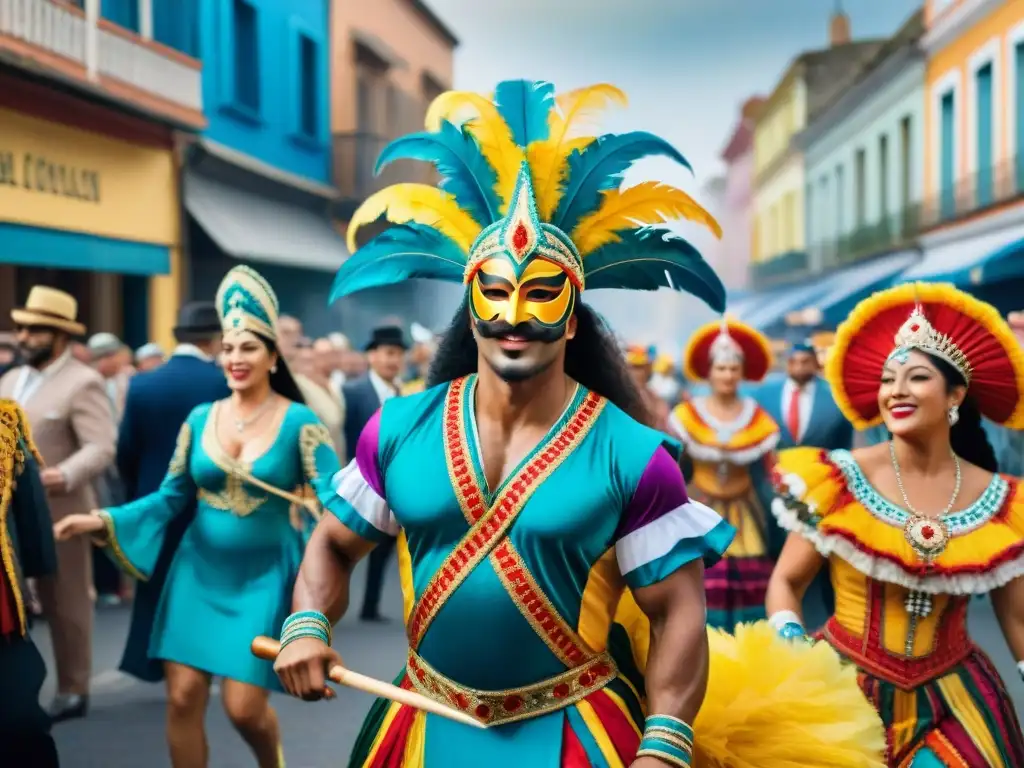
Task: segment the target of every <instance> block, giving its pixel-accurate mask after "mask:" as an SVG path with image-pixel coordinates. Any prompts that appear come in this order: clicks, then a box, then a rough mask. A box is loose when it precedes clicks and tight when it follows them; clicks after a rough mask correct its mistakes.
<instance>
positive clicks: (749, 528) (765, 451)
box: [669, 319, 780, 632]
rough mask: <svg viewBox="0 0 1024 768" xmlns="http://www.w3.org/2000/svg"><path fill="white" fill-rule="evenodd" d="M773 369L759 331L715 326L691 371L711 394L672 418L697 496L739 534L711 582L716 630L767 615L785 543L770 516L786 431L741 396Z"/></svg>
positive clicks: (700, 337)
mask: <svg viewBox="0 0 1024 768" xmlns="http://www.w3.org/2000/svg"><path fill="white" fill-rule="evenodd" d="M771 366H772V352H771V346H770V344H769V341H768V339H766V338H765V337H764V336H762V335H761V334H760V333H758V332H757V331H756V330H754V329H753V328H751V327H750V326H748V325H744V324H743V323H740V322H737V321H735V320H732V319H723V320H722V321H721V322H713V323H709V324H708V325H705V326H704V327H702V328H700V329H698V330H697V332H696V333H694V335H693V336H692V337H691V338H690V342H689V344H688V345H687V348H686V351H685V352H684V353H683V369H684V372H685V373H686V375H687V377H689V378H690V379H692V380H695V381H706V382H707V383H708V384H709V386H710V390H711V391H710V393H709V394H708V395H705V396H697V397H694V398H692V399H690V400H689V401H688V402H685V403H681V404H680V405H677V406H676V407H675V408H674V409H673V411H672V415H671V416H670V417H669V427H670V431H671V432H673V433H674V434H675V435H676V436H677V437H678V438H679V440H680V441H681V442H682V444H683V455H684V459H683V463H684V467H685V468H686V469H687V471H686V473H685V474H686V476H687V478H686V480H687V489H688V492H689V494H690V496H691V497H692V498H694V499H696V500H697V501H700V502H702V503H703V504H706V505H708V506H709V507H711V508H712V509H714V510H715V511H716V512H717V513H718V514H719V515H721V516H722V517H723V518H725V519H726V520H728V521H729V523H730V524H731V525H732V526H733V527H734V528H735V529H736V538H735V539H733V542H732V544H731V545H730V547H729V549H728V551H727V552H726V553H725V557H723V558H722V559H721V560H720V561H719V562H718V563H716V564H715V565H713V566H711V567H710V568H708V569H707V571H706V572H705V576H704V588H705V592H706V594H707V611H708V612H707V622H708V625H709V626H712V627H718V628H720V629H724V630H727V631H729V632H731V631H733V629H734V628H735V627H736V625H737V624H739V623H741V622H750V621H757V620H758V619H763V618H764V617H765V611H764V599H765V590H766V589H767V587H768V579H769V577H770V576H771V573H772V567H773V566H774V560H773V558H772V545H773V543H774V544H776V545H778V543H779V541H778V540H779V538H780V537H779V536H778V535H777V530H778V529H777V528H776V527H775V526H774V525H773V524H772V521H771V520H770V519H769V518H770V515H768V514H767V511H766V508H767V503H768V501H769V500H770V498H771V491H770V483H769V480H768V479H769V476H770V474H769V471H770V469H771V465H772V461H773V459H772V457H773V451H774V450H775V446H776V445H777V444H778V442H779V427H778V425H777V424H776V423H775V421H774V420H773V419H772V417H771V416H769V415H768V413H767V411H765V410H764V409H763V408H761V406H760V405H758V404H757V402H756V401H755V400H754V399H753V398H752V397H747V396H743V395H740V394H739V385H740V382H741V381H743V380H746V381H752V382H757V381H760V380H761V379H763V378H764V376H765V374H766V373H768V371H769V370H770V369H771Z"/></svg>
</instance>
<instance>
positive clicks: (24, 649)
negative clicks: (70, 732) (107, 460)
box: [0, 400, 58, 768]
mask: <svg viewBox="0 0 1024 768" xmlns="http://www.w3.org/2000/svg"><path fill="white" fill-rule="evenodd" d="M25 425H26V420H25V414H24V413H23V412H22V410H21V409H20V408H19V407H18V406H17V405H16V404H15V403H14V401H12V400H0V526H4V527H5V528H6V531H5V533H6V538H7V541H9V542H10V543H11V547H9V548H8V547H2V548H0V566H2V567H0V690H2V694H0V755H2V756H3V758H2V759H0V763H3V764H4V765H11V766H16V765H24V766H32V767H33V768H57V765H58V759H57V747H56V745H55V744H54V743H53V738H52V737H51V736H50V716H49V715H48V714H47V713H46V712H44V711H43V708H42V707H40V706H39V691H40V689H41V688H42V687H43V681H44V680H45V679H46V664H45V663H44V662H43V658H42V656H40V655H39V651H38V650H37V649H36V646H35V644H34V643H33V642H32V637H31V636H30V635H29V634H28V617H27V615H26V612H25V605H26V604H27V603H28V594H27V592H26V590H25V583H24V579H26V578H39V577H43V576H50V575H52V574H54V573H56V571H57V552H56V549H55V547H54V544H53V522H52V520H51V519H50V509H49V506H48V504H47V500H46V491H45V490H44V489H43V484H42V481H41V480H40V479H39V470H40V463H41V459H40V458H39V454H38V452H37V451H36V449H35V447H34V446H33V445H32V443H31V441H30V440H29V437H28V432H27V429H26V426H25ZM12 577H13V578H12Z"/></svg>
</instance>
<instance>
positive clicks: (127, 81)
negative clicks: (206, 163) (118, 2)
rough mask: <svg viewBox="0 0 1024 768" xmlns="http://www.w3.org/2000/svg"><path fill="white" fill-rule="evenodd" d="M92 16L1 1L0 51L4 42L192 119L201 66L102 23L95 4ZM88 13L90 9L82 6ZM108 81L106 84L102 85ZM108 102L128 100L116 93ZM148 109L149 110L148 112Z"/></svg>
mask: <svg viewBox="0 0 1024 768" xmlns="http://www.w3.org/2000/svg"><path fill="white" fill-rule="evenodd" d="M94 2H95V8H94V9H93V14H90V13H89V12H88V11H83V10H81V9H80V8H78V7H76V6H75V5H72V4H71V3H69V2H59V0H0V49H2V48H4V47H5V44H4V43H3V42H2V38H3V37H8V38H10V39H11V40H13V41H15V42H16V43H21V44H23V46H22V49H21V50H22V51H24V46H28V47H30V48H34V49H36V50H37V51H38V52H39V53H41V54H43V56H42V57H41V58H40V63H42V64H43V66H46V65H47V64H51V63H52V58H50V57H57V58H58V59H59V60H63V61H67V62H70V63H71V64H73V65H78V66H79V67H81V69H82V72H83V73H84V76H85V78H87V80H89V81H92V83H93V84H95V85H97V86H99V87H102V88H106V89H107V90H108V91H114V90H115V85H116V83H121V84H124V85H127V86H129V87H130V88H131V89H133V90H135V91H138V92H141V93H142V94H145V95H148V96H155V97H157V98H158V99H160V100H161V101H164V102H168V103H169V104H171V105H173V106H176V107H182V108H184V109H187V110H190V111H192V112H195V113H200V112H201V111H202V108H203V101H202V71H201V67H200V65H199V62H198V61H196V60H195V59H191V58H189V57H188V56H185V55H184V54H180V53H178V52H177V51H173V50H171V49H169V48H167V47H165V46H162V45H160V44H159V43H154V42H152V41H151V40H144V39H143V38H142V37H140V36H138V35H136V34H135V33H133V32H130V31H128V30H125V29H122V28H120V27H117V26H115V25H113V24H111V23H110V22H107V21H101V20H100V19H99V18H98V16H99V0H94ZM83 5H84V6H85V7H86V8H91V7H92V3H84V4H83ZM28 55H29V56H31V51H30V52H29V54H28ZM107 80H109V81H110V82H109V83H108V82H105V81H107ZM111 95H112V96H114V97H116V98H120V99H127V100H131V98H132V96H131V93H130V92H124V91H123V90H121V89H117V92H112V93H111ZM148 106H149V105H147V107H148Z"/></svg>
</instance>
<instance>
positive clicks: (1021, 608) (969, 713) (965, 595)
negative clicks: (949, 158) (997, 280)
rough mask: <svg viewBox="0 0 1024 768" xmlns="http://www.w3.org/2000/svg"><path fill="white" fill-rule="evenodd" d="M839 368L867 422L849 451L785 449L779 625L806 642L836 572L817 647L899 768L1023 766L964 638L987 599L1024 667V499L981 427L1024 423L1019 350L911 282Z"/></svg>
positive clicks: (847, 397) (773, 598) (955, 302)
mask: <svg viewBox="0 0 1024 768" xmlns="http://www.w3.org/2000/svg"><path fill="white" fill-rule="evenodd" d="M827 375H828V378H829V380H830V382H831V384H832V389H833V393H834V394H835V397H836V401H837V403H838V404H839V407H840V408H841V409H842V410H843V413H844V414H845V415H846V417H847V418H848V419H849V420H850V421H851V422H852V423H853V424H854V426H855V427H856V428H858V429H864V428H867V427H873V426H875V425H877V424H880V423H884V424H885V426H886V428H887V429H888V431H889V434H890V436H891V437H890V439H889V440H888V441H887V442H884V443H881V444H879V445H874V446H871V447H868V448H863V449H859V450H856V451H853V452H852V453H851V452H849V451H843V450H840V451H833V452H831V453H828V454H826V453H824V452H822V451H820V450H817V449H810V448H796V449H793V450H790V451H784V452H782V453H781V454H780V456H779V460H778V463H777V465H776V481H777V485H778V488H779V492H780V496H779V497H778V498H777V499H776V500H775V502H774V503H773V506H772V510H773V512H774V513H775V514H776V516H777V518H778V520H779V523H780V524H781V525H782V526H784V527H785V528H788V529H789V530H790V531H792V532H793V533H792V534H791V535H790V536H789V538H788V539H787V541H786V545H785V547H784V549H783V551H782V554H781V556H780V559H779V562H778V565H777V567H776V570H775V572H774V574H773V576H772V579H771V584H770V586H769V590H768V611H769V613H770V614H771V619H770V622H771V623H772V625H773V626H775V627H776V628H777V630H778V631H779V632H780V634H782V635H783V636H786V637H798V636H800V635H802V634H803V629H802V626H801V619H800V616H799V614H798V611H799V606H800V598H801V595H802V594H803V591H804V590H805V589H806V587H807V585H808V584H809V583H810V582H811V580H812V579H813V578H814V576H815V574H816V573H817V572H818V571H819V569H820V568H821V567H822V566H824V565H825V564H826V563H827V565H828V567H829V570H830V574H831V578H832V582H833V585H834V586H835V593H836V609H835V614H834V615H833V617H832V618H831V619H830V620H829V621H828V623H827V624H826V625H825V628H824V630H823V632H822V636H823V639H824V640H825V641H826V642H827V643H828V644H829V645H831V646H832V647H833V648H834V649H835V650H836V651H838V652H839V653H840V654H841V655H842V656H843V657H845V658H846V659H847V660H849V661H850V662H852V664H854V665H856V667H857V668H858V677H859V682H860V686H861V689H862V690H863V691H864V693H865V695H866V696H867V698H868V699H869V700H870V701H871V702H872V704H873V705H874V706H875V708H876V710H877V711H878V713H879V714H880V716H881V718H882V721H883V723H884V725H885V727H886V735H887V742H888V749H887V761H888V764H889V765H890V766H893V767H895V768H939V767H941V766H946V767H948V768H953V767H956V768H984V767H987V768H1017V767H1019V766H1024V737H1022V734H1021V728H1020V725H1019V722H1018V719H1017V715H1016V713H1015V712H1014V707H1013V703H1012V701H1011V699H1010V696H1009V694H1008V693H1007V691H1006V688H1005V686H1004V683H1003V681H1002V680H1001V679H1000V677H999V675H998V673H997V672H996V670H995V668H994V667H993V665H992V662H991V661H990V660H989V659H988V657H987V656H985V654H984V653H983V652H982V651H981V650H979V649H978V648H977V646H975V645H974V643H973V642H972V640H971V638H970V636H969V635H968V631H967V610H968V607H969V605H970V603H971V597H972V596H973V595H978V594H986V593H990V594H991V598H992V603H993V606H994V608H995V610H996V614H997V616H998V618H999V621H1000V624H1001V626H1002V628H1003V632H1004V634H1005V636H1006V640H1007V643H1008V644H1009V646H1010V649H1011V651H1012V652H1013V654H1014V656H1015V658H1016V659H1018V661H1019V660H1021V659H1024V580H1021V578H1020V576H1021V574H1024V490H1021V488H1020V486H1019V485H1018V480H1017V479H1016V478H1012V477H1006V476H1001V475H999V474H998V473H997V471H996V470H997V467H996V461H995V456H994V454H993V452H992V449H991V446H990V445H989V444H988V441H987V439H986V437H985V433H984V432H983V431H982V426H981V417H982V416H985V417H987V418H988V419H990V420H992V421H993V422H995V423H998V424H1002V425H1006V426H1009V427H1012V428H1016V429H1019V428H1021V427H1024V355H1022V353H1021V350H1020V346H1019V344H1018V342H1017V341H1016V339H1014V337H1013V335H1012V333H1011V331H1010V329H1009V328H1008V327H1007V326H1006V324H1005V323H1004V322H1003V320H1002V318H1001V317H1000V316H999V313H998V312H997V311H996V310H995V309H994V308H993V307H990V306H989V305H987V304H984V303H982V302H979V301H977V300H976V299H974V298H972V297H970V296H968V295H967V294H964V293H962V292H960V291H958V290H956V289H955V288H953V287H952V286H948V285H935V284H916V285H914V284H911V285H903V286H899V287H897V288H893V289H890V290H887V291H883V292H881V293H878V294H876V295H874V296H872V297H871V298H869V299H867V300H865V301H864V302H862V303H861V304H860V305H859V306H858V307H857V308H856V309H855V310H854V312H853V313H852V314H851V316H850V318H849V319H848V320H847V321H846V322H845V323H844V324H843V325H842V326H840V328H839V330H838V333H837V336H836V342H835V346H834V348H833V349H832V351H831V354H830V357H829V361H828V366H827Z"/></svg>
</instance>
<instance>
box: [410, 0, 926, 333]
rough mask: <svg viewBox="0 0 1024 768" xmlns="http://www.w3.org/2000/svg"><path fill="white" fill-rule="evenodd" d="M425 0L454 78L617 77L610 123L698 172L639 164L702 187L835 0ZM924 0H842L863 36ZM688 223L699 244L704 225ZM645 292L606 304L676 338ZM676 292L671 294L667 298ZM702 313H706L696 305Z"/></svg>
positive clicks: (470, 81) (486, 84)
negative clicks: (739, 125) (666, 147)
mask: <svg viewBox="0 0 1024 768" xmlns="http://www.w3.org/2000/svg"><path fill="white" fill-rule="evenodd" d="M427 2H428V4H429V5H430V6H431V7H432V8H433V9H434V10H435V11H436V12H437V13H438V15H440V16H441V17H442V18H443V19H444V20H445V21H446V22H447V23H448V24H449V25H450V26H451V28H452V29H453V30H454V31H455V33H456V35H457V36H458V37H459V38H460V39H461V45H460V47H459V49H458V51H457V54H456V64H455V86H456V87H457V88H460V89H471V90H481V91H490V90H491V89H492V88H493V87H494V84H495V83H497V82H498V81H500V80H504V79H515V78H531V79H539V80H549V81H551V82H554V83H555V85H556V86H557V87H558V89H559V90H567V89H571V88H575V87H578V86H581V85H587V84H590V83H595V82H612V83H615V84H616V85H618V86H619V87H621V88H622V89H623V90H625V91H626V93H627V94H629V97H630V108H629V110H628V112H627V113H625V114H622V115H619V116H616V117H614V118H613V120H612V122H611V123H610V124H609V126H608V128H609V129H610V130H620V129H625V128H629V129H643V130H648V131H652V132H654V133H657V134H659V135H661V136H664V137H665V138H667V139H669V140H670V141H672V143H673V144H675V146H676V147H678V148H679V149H680V150H681V151H682V152H683V154H684V155H686V156H687V158H688V159H689V161H690V163H691V165H692V166H693V168H694V172H695V174H696V177H695V178H694V177H691V176H690V175H689V173H687V172H685V171H683V170H682V169H677V168H675V167H671V166H666V165H663V164H661V163H660V162H658V161H652V163H653V164H652V165H651V166H649V167H648V166H644V167H641V168H638V169H637V170H638V173H639V174H643V175H647V176H650V175H652V174H653V175H654V176H656V177H657V178H660V179H661V180H664V181H667V182H670V183H674V184H677V185H679V186H682V187H683V188H686V189H688V190H690V191H691V192H695V191H698V190H699V188H700V186H702V185H703V184H704V183H705V182H706V181H707V180H708V179H709V178H710V177H712V176H713V175H716V174H718V173H720V172H721V170H722V167H721V162H720V160H719V158H718V155H719V152H720V151H721V149H722V146H723V144H724V142H725V141H726V139H727V138H728V136H729V133H730V131H731V129H732V127H733V124H734V122H735V119H736V114H737V109H738V107H739V105H740V104H741V103H742V102H743V101H744V100H745V99H746V98H747V97H749V96H752V95H754V94H756V93H767V92H769V91H770V90H771V88H772V87H773V85H774V84H775V82H776V81H777V79H778V78H779V76H780V75H781V74H782V72H783V71H784V70H785V68H786V66H787V65H788V64H789V62H790V61H791V60H792V59H793V58H794V57H795V56H797V55H798V54H799V53H801V52H802V51H805V50H809V49H814V48H821V47H825V45H827V37H828V35H827V29H828V18H829V15H830V14H831V13H832V11H833V10H834V8H835V7H836V3H837V0H427ZM920 3H921V0H841V4H842V6H843V8H844V10H845V11H846V12H847V13H848V14H849V16H850V18H851V21H852V27H853V34H854V36H855V37H858V38H861V37H884V36H888V35H891V34H892V33H893V32H895V31H896V30H897V29H898V28H899V26H900V25H901V24H902V23H903V21H905V20H906V19H907V17H909V16H910V14H911V13H913V12H914V10H915V9H916V8H917V7H919V6H920ZM687 234H690V235H692V236H693V239H694V241H695V242H697V243H698V244H700V241H701V240H702V236H701V235H700V234H697V233H692V232H688V233H687ZM602 293H607V292H602ZM613 295H615V296H621V294H620V293H619V292H614V294H613ZM659 298H661V297H660V296H659ZM602 299H603V297H602ZM642 301H649V299H647V298H646V297H636V300H635V301H634V299H632V298H630V299H616V300H615V301H614V302H612V304H614V305H615V307H614V308H611V309H609V310H608V314H609V315H611V316H612V317H611V319H612V321H613V323H615V324H616V325H622V326H623V332H624V333H626V334H627V335H630V336H632V337H636V338H637V340H638V341H645V342H646V341H651V342H659V343H660V342H664V343H666V344H667V343H668V342H669V341H672V343H673V344H674V343H675V339H671V340H670V339H668V338H667V336H666V335H665V334H668V333H672V334H673V335H675V334H676V333H678V331H668V330H665V329H659V330H658V331H657V332H656V336H655V337H649V336H650V333H655V332H654V331H650V332H648V331H647V330H645V327H646V326H648V325H650V326H652V327H653V326H654V325H658V324H657V323H642V324H641V323H640V322H639V321H638V320H636V319H635V318H636V317H638V316H643V314H644V313H643V312H640V313H638V312H636V311H634V310H636V309H638V308H639V307H640V306H641V305H640V304H638V303H636V302H642ZM680 301H684V299H683V298H682V297H675V296H671V295H670V296H668V298H667V302H668V305H667V306H669V307H671V306H680V305H679V304H678V302H680ZM605 303H606V302H605V301H604V300H602V301H601V302H600V304H601V305H602V309H604V308H605V307H604V306H603V305H604V304H605ZM663 303H664V302H663ZM693 305H694V302H692V301H689V302H686V304H685V306H687V307H690V306H693ZM609 307H611V304H609ZM616 309H617V310H618V311H615V310H616ZM647 314H648V315H649V314H650V313H649V312H648V313H647ZM670 314H672V313H670ZM676 314H678V313H676ZM620 315H621V322H620V318H619V316H620ZM694 317H695V321H696V320H697V319H700V320H703V319H706V318H707V316H706V315H705V314H703V313H702V312H701V311H700V310H697V311H696V312H695V314H694ZM641 337H643V338H641ZM648 337H649V338H648Z"/></svg>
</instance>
